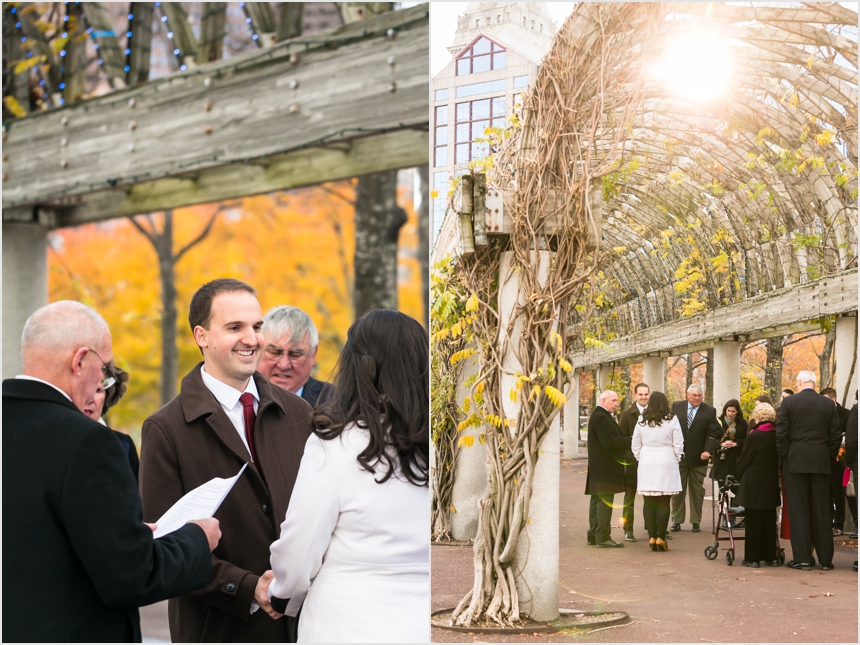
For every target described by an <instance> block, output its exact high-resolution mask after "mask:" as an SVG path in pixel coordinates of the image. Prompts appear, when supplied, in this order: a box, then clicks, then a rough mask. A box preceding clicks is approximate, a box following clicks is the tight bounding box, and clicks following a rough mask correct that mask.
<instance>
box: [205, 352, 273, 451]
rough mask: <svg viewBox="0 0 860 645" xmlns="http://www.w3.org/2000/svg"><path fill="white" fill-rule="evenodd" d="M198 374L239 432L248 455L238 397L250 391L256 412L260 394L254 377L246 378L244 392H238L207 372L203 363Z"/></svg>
mask: <svg viewBox="0 0 860 645" xmlns="http://www.w3.org/2000/svg"><path fill="white" fill-rule="evenodd" d="M200 375H201V376H202V377H203V385H205V386H206V388H207V389H208V390H209V391H210V392H212V395H213V396H214V397H215V399H216V400H217V401H218V403H220V404H221V407H222V408H223V409H224V412H225V414H226V415H227V418H228V419H230V423H232V424H233V427H234V428H236V432H238V433H239V437H240V438H241V439H242V443H244V444H245V448H246V449H247V450H248V454H249V455H250V454H251V448H250V447H249V446H248V440H247V439H246V438H245V416H244V406H243V405H242V402H241V401H240V400H239V397H240V396H242V395H243V394H244V393H245V392H250V393H251V394H252V395H253V396H254V414H256V413H257V408H258V407H259V406H260V394H259V392H257V384H256V383H255V382H254V378H253V377H251V378H250V379H248V385H246V386H245V390H244V392H240V391H239V390H237V389H236V388H235V387H231V386H230V385H227V384H226V383H224V382H222V381H219V380H218V379H217V378H215V377H214V376H212V375H211V374H209V373H207V372H206V366H205V365H204V366H203V367H201V368H200Z"/></svg>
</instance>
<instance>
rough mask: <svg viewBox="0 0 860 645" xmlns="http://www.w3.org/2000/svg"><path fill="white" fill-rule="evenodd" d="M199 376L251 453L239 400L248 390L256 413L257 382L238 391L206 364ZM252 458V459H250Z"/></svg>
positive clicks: (258, 404)
mask: <svg viewBox="0 0 860 645" xmlns="http://www.w3.org/2000/svg"><path fill="white" fill-rule="evenodd" d="M200 376H202V377H203V385H205V386H206V388H207V389H208V390H209V391H210V392H212V395H213V396H214V397H215V400H217V401H218V403H220V404H221V408H222V409H223V410H224V413H225V414H226V415H227V418H228V419H230V423H232V424H233V427H234V428H236V432H238V433H239V437H240V438H241V439H242V443H243V444H245V449H246V450H247V451H248V454H249V455H250V454H251V448H250V447H249V446H248V440H247V439H246V438H245V415H244V410H245V406H243V405H242V402H241V401H240V400H239V397H240V396H242V395H243V394H244V393H245V392H250V393H251V394H252V395H253V396H254V414H256V413H257V408H258V407H260V393H259V392H258V391H257V384H256V383H255V382H254V377H253V376H252V377H251V378H249V379H248V385H246V386H245V391H244V392H240V391H239V390H237V389H236V388H235V387H231V386H230V385H227V384H226V383H224V382H222V381H219V380H218V379H217V378H215V377H214V376H212V375H211V374H208V373H207V372H206V366H205V365H204V366H203V367H201V368H200ZM252 460H253V459H252ZM259 608H260V605H258V604H257V603H255V602H252V603H251V613H252V614H253V613H255V612H256V611H257V610H258V609H259Z"/></svg>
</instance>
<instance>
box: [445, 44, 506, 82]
mask: <svg viewBox="0 0 860 645" xmlns="http://www.w3.org/2000/svg"><path fill="white" fill-rule="evenodd" d="M504 68H505V48H504V47H502V46H501V45H499V44H498V43H494V42H493V41H492V40H490V39H489V38H487V37H485V36H481V37H479V38H478V39H477V40H475V42H473V43H472V45H471V46H470V47H466V49H464V50H463V51H461V52H460V55H459V56H457V76H466V75H467V74H478V73H480V72H488V71H490V70H491V69H504Z"/></svg>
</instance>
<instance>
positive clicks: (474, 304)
mask: <svg viewBox="0 0 860 645" xmlns="http://www.w3.org/2000/svg"><path fill="white" fill-rule="evenodd" d="M477 310H478V296H477V295H476V294H474V293H473V294H472V295H471V296H469V299H468V300H467V301H466V311H477Z"/></svg>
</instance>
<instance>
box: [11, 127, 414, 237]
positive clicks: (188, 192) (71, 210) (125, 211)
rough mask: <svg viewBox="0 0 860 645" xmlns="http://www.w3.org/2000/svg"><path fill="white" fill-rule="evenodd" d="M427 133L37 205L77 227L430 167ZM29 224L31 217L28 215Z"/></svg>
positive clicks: (54, 222)
mask: <svg viewBox="0 0 860 645" xmlns="http://www.w3.org/2000/svg"><path fill="white" fill-rule="evenodd" d="M429 145H430V141H429V135H428V133H427V131H426V130H394V131H392V132H389V133H386V134H381V135H376V136H372V137H364V138H362V139H353V140H351V141H349V142H346V143H340V144H337V145H335V146H332V147H327V148H309V149H306V150H298V151H295V152H291V153H288V154H285V155H276V156H274V157H269V158H267V159H265V161H264V162H260V163H247V164H232V165H229V166H217V167H214V168H209V169H205V170H202V171H200V172H198V173H194V174H193V175H187V176H177V177H172V178H167V179H159V180H156V181H151V182H145V183H141V184H136V185H135V186H133V187H131V189H129V190H107V191H99V192H95V193H90V194H87V195H82V196H78V197H69V198H65V199H62V200H58V201H56V202H55V203H53V204H48V205H43V206H40V207H39V209H38V210H39V211H41V212H45V213H48V214H49V217H48V218H47V219H46V221H48V222H49V223H50V227H51V228H61V227H65V226H77V225H79V224H86V223H88V222H97V221H101V220H105V219H110V218H112V217H120V216H126V215H137V214H139V213H151V212H155V211H163V210H165V209H169V208H179V207H182V206H189V205H192V204H202V203H207V202H215V201H223V200H227V199H236V198H239V197H245V196H251V195H259V194H264V193H270V192H273V191H276V190H288V189H291V188H299V187H301V186H309V185H312V184H318V183H322V182H326V181H334V180H337V179H345V178H348V177H355V176H357V175H360V174H364V173H371V172H382V171H384V170H392V169H395V168H411V167H414V166H420V165H423V164H426V163H427V150H428V147H429ZM32 211H33V208H32V207H30V208H29V210H28V209H27V207H23V210H21V209H18V210H16V209H14V208H12V209H4V210H3V221H12V220H13V218H14V220H15V221H20V219H21V218H22V213H31V212H32ZM24 219H26V220H28V221H29V220H31V219H32V218H31V217H30V216H29V215H28V216H26V217H24Z"/></svg>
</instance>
